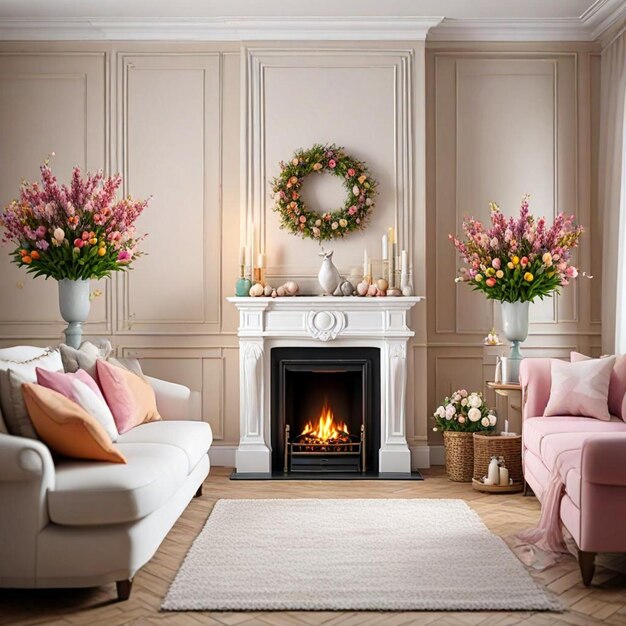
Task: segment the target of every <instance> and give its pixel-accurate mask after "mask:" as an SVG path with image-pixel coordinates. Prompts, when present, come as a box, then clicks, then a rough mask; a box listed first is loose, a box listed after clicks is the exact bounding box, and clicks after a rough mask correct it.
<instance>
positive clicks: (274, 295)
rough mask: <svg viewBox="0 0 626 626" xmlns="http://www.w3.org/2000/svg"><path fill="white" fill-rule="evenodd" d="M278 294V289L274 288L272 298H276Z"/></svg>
mask: <svg viewBox="0 0 626 626" xmlns="http://www.w3.org/2000/svg"><path fill="white" fill-rule="evenodd" d="M277 295H278V294H277V293H276V289H272V298H275V297H276V296H277Z"/></svg>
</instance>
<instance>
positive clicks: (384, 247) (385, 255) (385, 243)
mask: <svg viewBox="0 0 626 626" xmlns="http://www.w3.org/2000/svg"><path fill="white" fill-rule="evenodd" d="M387 243H388V239H387V235H386V234H385V235H383V261H386V260H387V259H388V258H389V248H388V246H387Z"/></svg>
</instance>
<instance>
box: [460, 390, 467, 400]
mask: <svg viewBox="0 0 626 626" xmlns="http://www.w3.org/2000/svg"><path fill="white" fill-rule="evenodd" d="M459 393H460V394H461V395H462V396H463V397H464V398H467V389H461V390H460V391H459Z"/></svg>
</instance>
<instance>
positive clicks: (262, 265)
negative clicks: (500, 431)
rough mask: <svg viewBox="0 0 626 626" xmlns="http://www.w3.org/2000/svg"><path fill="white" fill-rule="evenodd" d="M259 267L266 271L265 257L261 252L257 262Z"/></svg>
mask: <svg viewBox="0 0 626 626" xmlns="http://www.w3.org/2000/svg"><path fill="white" fill-rule="evenodd" d="M257 265H258V266H259V267H260V268H261V269H265V255H264V254H262V253H261V252H259V257H258V260H257Z"/></svg>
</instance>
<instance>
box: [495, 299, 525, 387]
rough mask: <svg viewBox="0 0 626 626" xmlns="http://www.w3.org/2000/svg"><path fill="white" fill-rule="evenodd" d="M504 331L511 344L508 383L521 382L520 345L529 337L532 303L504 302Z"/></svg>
mask: <svg viewBox="0 0 626 626" xmlns="http://www.w3.org/2000/svg"><path fill="white" fill-rule="evenodd" d="M501 304H502V330H503V332H504V336H505V337H506V338H507V339H508V340H509V341H510V342H511V353H510V355H509V358H508V363H507V376H506V378H507V380H505V381H504V382H507V383H517V382H519V366H520V362H521V360H522V353H521V352H520V344H521V343H522V341H525V340H526V337H528V309H529V307H530V302H502V303H501Z"/></svg>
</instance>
